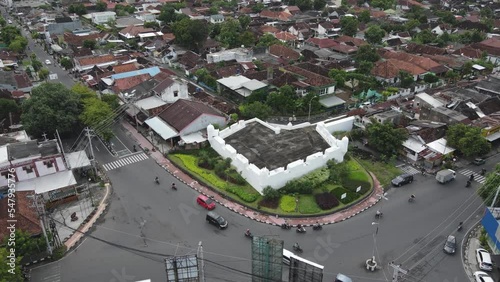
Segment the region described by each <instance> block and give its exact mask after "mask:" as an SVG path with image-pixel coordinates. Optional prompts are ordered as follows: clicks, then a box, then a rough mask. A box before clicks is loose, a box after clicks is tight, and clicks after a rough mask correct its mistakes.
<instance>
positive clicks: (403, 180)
mask: <svg viewBox="0 0 500 282" xmlns="http://www.w3.org/2000/svg"><path fill="white" fill-rule="evenodd" d="M412 182H413V175H411V174H407V173H406V174H402V175H400V176H398V177H396V178H394V179H393V180H392V181H391V183H392V185H394V186H396V187H401V186H403V185H405V184H408V183H412Z"/></svg>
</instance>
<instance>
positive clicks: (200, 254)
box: [198, 241, 205, 282]
mask: <svg viewBox="0 0 500 282" xmlns="http://www.w3.org/2000/svg"><path fill="white" fill-rule="evenodd" d="M198 257H199V258H200V276H201V277H200V281H201V282H205V261H204V260H203V246H202V245H201V241H200V242H199V243H198Z"/></svg>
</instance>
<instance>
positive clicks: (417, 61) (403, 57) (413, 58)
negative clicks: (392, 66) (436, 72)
mask: <svg viewBox="0 0 500 282" xmlns="http://www.w3.org/2000/svg"><path fill="white" fill-rule="evenodd" d="M382 57H383V58H385V59H396V60H400V61H403V62H408V63H411V64H414V65H416V66H418V67H420V68H422V69H424V70H428V71H430V70H432V69H435V68H439V67H441V66H442V65H441V64H439V63H436V62H435V61H433V60H431V59H429V58H426V57H422V56H417V55H413V54H408V53H404V52H394V51H387V52H384V53H383V54H382Z"/></svg>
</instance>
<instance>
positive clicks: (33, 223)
mask: <svg viewBox="0 0 500 282" xmlns="http://www.w3.org/2000/svg"><path fill="white" fill-rule="evenodd" d="M32 194H33V192H32V191H18V192H16V198H17V201H16V218H15V219H16V220H17V222H16V228H17V229H19V230H22V231H26V232H28V233H29V234H30V235H32V236H34V235H39V234H41V233H42V228H41V226H40V221H39V220H38V214H37V212H36V210H35V208H32V207H31V206H32V204H33V201H32V200H31V199H29V198H28V196H29V195H32ZM8 210H9V209H8V198H3V199H1V200H0V241H3V238H5V236H7V234H8V232H9V230H8V229H7V226H9V223H8V222H7V220H8V219H10V218H9V216H8V212H7V211H8Z"/></svg>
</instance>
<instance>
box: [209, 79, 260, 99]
mask: <svg viewBox="0 0 500 282" xmlns="http://www.w3.org/2000/svg"><path fill="white" fill-rule="evenodd" d="M217 83H218V85H219V92H222V91H223V89H224V88H227V89H230V90H232V91H234V92H236V93H238V94H239V95H241V96H243V97H248V96H250V95H251V94H252V93H253V92H254V91H256V90H259V89H263V88H265V87H267V84H265V83H263V82H260V81H258V80H256V79H249V78H247V77H245V76H242V75H235V76H230V77H225V78H221V79H219V80H217Z"/></svg>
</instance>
